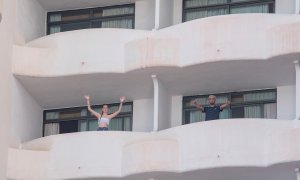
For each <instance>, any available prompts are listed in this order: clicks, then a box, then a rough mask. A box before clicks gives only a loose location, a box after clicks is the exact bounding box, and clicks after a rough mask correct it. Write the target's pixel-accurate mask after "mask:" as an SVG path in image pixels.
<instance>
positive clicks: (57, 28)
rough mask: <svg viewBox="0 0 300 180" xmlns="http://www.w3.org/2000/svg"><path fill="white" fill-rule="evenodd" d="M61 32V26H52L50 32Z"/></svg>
mask: <svg viewBox="0 0 300 180" xmlns="http://www.w3.org/2000/svg"><path fill="white" fill-rule="evenodd" d="M59 32H61V28H60V26H50V32H49V34H54V33H59Z"/></svg>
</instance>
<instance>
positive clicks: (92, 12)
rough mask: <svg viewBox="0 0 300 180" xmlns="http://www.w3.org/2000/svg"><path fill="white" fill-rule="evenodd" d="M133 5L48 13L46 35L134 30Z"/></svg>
mask: <svg viewBox="0 0 300 180" xmlns="http://www.w3.org/2000/svg"><path fill="white" fill-rule="evenodd" d="M134 11H135V7H134V4H128V5H119V6H111V7H98V8H89V9H80V10H69V11H59V12H49V13H48V23H47V24H48V28H47V29H48V34H54V33H58V32H65V31H71V30H78V29H87V28H128V29H133V28H134V16H135V12H134Z"/></svg>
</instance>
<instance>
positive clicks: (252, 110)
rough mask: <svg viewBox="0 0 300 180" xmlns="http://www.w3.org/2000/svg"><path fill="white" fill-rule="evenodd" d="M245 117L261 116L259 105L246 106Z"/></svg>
mask: <svg viewBox="0 0 300 180" xmlns="http://www.w3.org/2000/svg"><path fill="white" fill-rule="evenodd" d="M245 118H262V117H261V107H260V106H246V107H245Z"/></svg>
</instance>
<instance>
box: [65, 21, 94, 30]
mask: <svg viewBox="0 0 300 180" xmlns="http://www.w3.org/2000/svg"><path fill="white" fill-rule="evenodd" d="M89 27H90V23H89V22H79V23H70V24H62V25H61V32H65V31H72V30H78V29H87V28H89Z"/></svg>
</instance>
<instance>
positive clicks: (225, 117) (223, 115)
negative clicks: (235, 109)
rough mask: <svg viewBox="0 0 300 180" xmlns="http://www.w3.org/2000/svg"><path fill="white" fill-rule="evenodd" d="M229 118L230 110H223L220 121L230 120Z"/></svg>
mask: <svg viewBox="0 0 300 180" xmlns="http://www.w3.org/2000/svg"><path fill="white" fill-rule="evenodd" d="M228 118H229V108H225V109H223V111H221V112H220V119H228Z"/></svg>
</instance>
